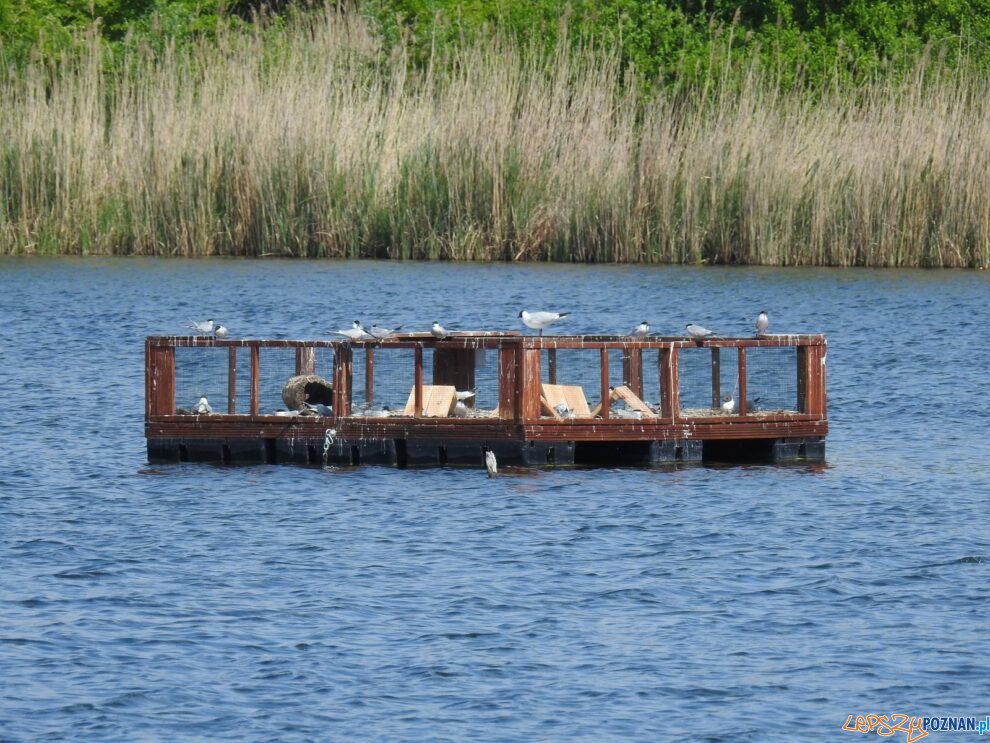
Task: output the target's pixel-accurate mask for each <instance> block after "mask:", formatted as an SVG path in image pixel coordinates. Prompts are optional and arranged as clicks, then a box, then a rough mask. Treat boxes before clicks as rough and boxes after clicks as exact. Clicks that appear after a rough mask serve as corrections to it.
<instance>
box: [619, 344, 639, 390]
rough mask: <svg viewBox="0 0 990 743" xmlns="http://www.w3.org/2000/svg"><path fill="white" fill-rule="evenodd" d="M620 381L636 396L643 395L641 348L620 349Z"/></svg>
mask: <svg viewBox="0 0 990 743" xmlns="http://www.w3.org/2000/svg"><path fill="white" fill-rule="evenodd" d="M622 382H623V385H625V386H626V387H628V388H629V389H630V390H631V391H632V392H633V393H634V394H635V395H636V396H637V397H640V398H642V397H643V349H641V348H624V349H622Z"/></svg>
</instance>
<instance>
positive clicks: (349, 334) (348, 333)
mask: <svg viewBox="0 0 990 743" xmlns="http://www.w3.org/2000/svg"><path fill="white" fill-rule="evenodd" d="M337 335H342V336H344V337H345V338H350V339H351V340H354V341H366V340H368V339H369V338H371V337H372V336H371V335H369V334H368V331H367V330H365V329H364V326H362V325H361V321H360V320H355V321H354V323H353V324H352V325H351V327H350V328H348V329H347V330H338V331H337Z"/></svg>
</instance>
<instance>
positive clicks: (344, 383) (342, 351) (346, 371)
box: [333, 345, 353, 418]
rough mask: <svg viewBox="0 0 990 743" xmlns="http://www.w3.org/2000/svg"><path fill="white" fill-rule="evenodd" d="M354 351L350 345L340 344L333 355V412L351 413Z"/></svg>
mask: <svg viewBox="0 0 990 743" xmlns="http://www.w3.org/2000/svg"><path fill="white" fill-rule="evenodd" d="M352 359H353V353H352V352H351V347H350V346H349V345H340V346H338V347H337V349H336V351H335V353H334V355H333V414H334V416H335V417H338V418H340V417H343V416H348V415H350V414H351V366H352Z"/></svg>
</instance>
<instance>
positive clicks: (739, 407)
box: [736, 348, 748, 415]
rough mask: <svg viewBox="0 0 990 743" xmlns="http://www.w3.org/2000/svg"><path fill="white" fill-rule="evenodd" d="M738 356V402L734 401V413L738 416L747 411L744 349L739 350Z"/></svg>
mask: <svg viewBox="0 0 990 743" xmlns="http://www.w3.org/2000/svg"><path fill="white" fill-rule="evenodd" d="M737 353H738V354H739V400H737V401H736V411H737V412H738V413H739V415H746V413H747V411H748V407H747V402H746V349H745V348H740V349H739V350H738V352H737Z"/></svg>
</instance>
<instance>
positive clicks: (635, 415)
mask: <svg viewBox="0 0 990 743" xmlns="http://www.w3.org/2000/svg"><path fill="white" fill-rule="evenodd" d="M612 415H614V416H615V417H616V418H631V419H635V420H638V419H639V418H642V417H643V414H642V413H641V412H640V411H638V410H629V408H616V409H615V410H613V411H612Z"/></svg>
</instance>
